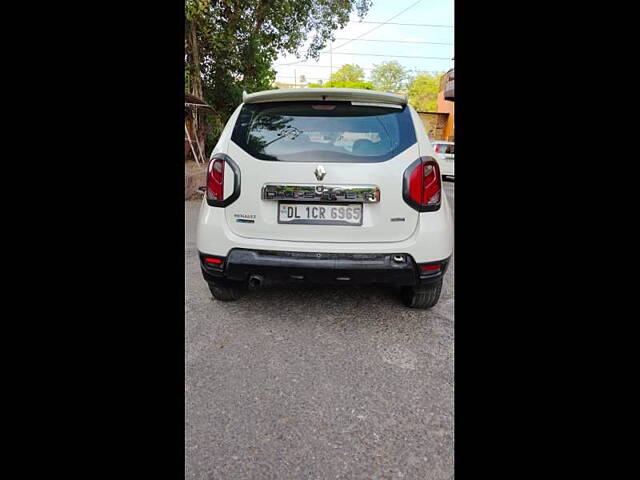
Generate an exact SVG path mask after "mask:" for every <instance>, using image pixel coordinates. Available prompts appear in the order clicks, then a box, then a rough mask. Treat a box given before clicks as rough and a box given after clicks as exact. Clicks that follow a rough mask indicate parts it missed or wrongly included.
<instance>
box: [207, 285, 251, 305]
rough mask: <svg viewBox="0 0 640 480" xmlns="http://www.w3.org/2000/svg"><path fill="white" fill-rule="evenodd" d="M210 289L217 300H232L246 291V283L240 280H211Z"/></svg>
mask: <svg viewBox="0 0 640 480" xmlns="http://www.w3.org/2000/svg"><path fill="white" fill-rule="evenodd" d="M209 290H211V295H213V298H215V299H216V300H220V301H221V302H232V301H235V300H238V299H240V298H241V297H242V296H243V295H244V294H245V293H246V290H247V288H246V285H244V284H242V283H240V282H224V283H214V282H209Z"/></svg>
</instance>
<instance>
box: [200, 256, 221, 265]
mask: <svg viewBox="0 0 640 480" xmlns="http://www.w3.org/2000/svg"><path fill="white" fill-rule="evenodd" d="M204 261H205V262H207V263H214V264H216V265H219V264H221V263H222V259H220V258H205V259H204Z"/></svg>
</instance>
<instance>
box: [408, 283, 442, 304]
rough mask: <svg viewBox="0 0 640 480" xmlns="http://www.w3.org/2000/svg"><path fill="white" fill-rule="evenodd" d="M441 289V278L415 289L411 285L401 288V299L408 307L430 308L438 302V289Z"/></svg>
mask: <svg viewBox="0 0 640 480" xmlns="http://www.w3.org/2000/svg"><path fill="white" fill-rule="evenodd" d="M441 290H442V280H440V281H439V282H436V283H433V284H431V285H429V286H428V287H426V289H420V291H416V290H415V289H414V288H413V287H403V288H402V293H401V295H402V301H403V303H404V304H405V306H407V307H409V308H421V309H424V308H431V307H433V306H435V304H436V303H438V300H439V299H440V291H441Z"/></svg>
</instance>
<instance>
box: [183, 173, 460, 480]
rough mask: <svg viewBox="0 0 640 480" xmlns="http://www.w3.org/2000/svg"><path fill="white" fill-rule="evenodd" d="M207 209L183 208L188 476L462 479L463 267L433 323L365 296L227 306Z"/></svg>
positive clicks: (278, 290)
mask: <svg viewBox="0 0 640 480" xmlns="http://www.w3.org/2000/svg"><path fill="white" fill-rule="evenodd" d="M445 190H446V193H447V196H448V198H449V203H450V205H452V206H453V194H454V185H453V184H452V183H446V184H445ZM199 206H200V202H193V201H189V202H185V208H186V210H185V214H186V225H185V227H186V237H185V270H186V278H185V292H186V293H185V455H186V457H185V478H196V479H244V478H260V479H262V478H269V479H271V478H273V479H288V478H296V479H298V478H303V479H326V478H345V479H346V478H349V479H351V478H363V479H365V478H366V479H373V478H375V479H377V478H380V479H387V478H388V479H396V478H404V479H414V478H415V479H449V478H452V477H453V449H454V436H453V428H454V420H453V414H454V404H453V396H454V395H453V392H454V390H453V389H454V368H453V365H454V305H453V303H454V300H453V299H454V292H453V282H454V265H453V259H452V263H451V265H450V268H449V271H448V272H447V275H446V277H445V284H444V287H443V291H442V296H441V298H440V302H439V303H438V305H436V307H434V308H433V309H431V310H428V311H420V310H410V309H407V308H405V307H404V306H402V304H401V303H400V300H399V299H398V297H397V295H396V294H395V293H394V292H393V290H392V289H390V288H386V287H364V286H361V287H358V286H351V287H348V286H340V287H329V286H328V287H310V286H304V285H293V286H285V287H284V288H283V287H275V286H274V287H265V288H262V289H257V290H254V291H252V292H251V293H250V294H249V295H248V296H246V297H244V298H243V299H242V300H240V301H238V302H233V303H223V302H218V301H215V300H213V299H212V298H211V294H210V292H209V290H208V288H207V285H206V284H205V283H204V281H203V280H202V276H201V273H200V269H199V266H198V259H197V252H196V246H195V224H196V219H197V213H198V209H199Z"/></svg>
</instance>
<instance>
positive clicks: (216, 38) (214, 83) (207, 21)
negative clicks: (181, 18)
mask: <svg viewBox="0 0 640 480" xmlns="http://www.w3.org/2000/svg"><path fill="white" fill-rule="evenodd" d="M370 6H371V0H277V1H276V0H254V1H251V2H249V1H247V0H185V91H186V92H189V93H192V94H193V95H196V96H198V97H201V98H204V100H206V101H207V103H209V104H210V105H211V106H213V108H214V109H215V114H214V116H215V117H216V118H215V119H214V120H213V121H212V123H213V124H214V126H215V130H214V131H213V132H212V134H211V135H210V138H209V139H208V140H209V144H211V142H212V141H214V140H215V139H216V138H217V137H218V135H219V133H220V130H221V128H222V126H223V125H224V122H225V121H226V120H227V118H228V116H229V115H230V114H231V112H232V111H233V109H234V108H235V107H236V106H237V105H238V103H240V102H241V101H242V91H243V90H246V91H247V92H249V93H250V92H255V91H259V90H265V89H269V88H271V84H272V83H273V81H274V78H275V71H274V70H273V69H272V68H271V65H272V63H273V62H274V61H275V59H276V58H277V57H278V55H279V54H281V53H288V54H295V55H296V56H298V58H300V57H304V58H305V59H306V58H309V57H311V58H314V59H318V57H319V54H320V51H321V50H322V49H323V48H324V46H325V44H326V43H327V41H328V40H329V39H330V37H331V35H332V32H333V31H334V30H337V29H339V28H344V27H345V26H346V24H347V22H348V21H349V15H350V13H351V11H352V10H354V9H355V10H356V11H357V13H358V16H359V17H360V18H362V17H364V15H365V14H366V13H367V11H368V9H369V7H370ZM306 42H308V44H309V47H308V48H307V49H306V51H303V52H300V51H299V50H300V47H301V46H302V45H303V44H305V43H306Z"/></svg>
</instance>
